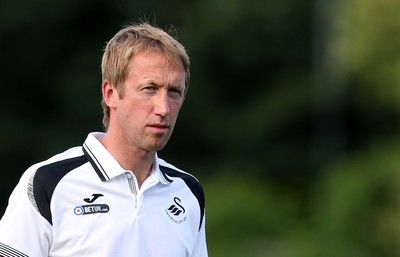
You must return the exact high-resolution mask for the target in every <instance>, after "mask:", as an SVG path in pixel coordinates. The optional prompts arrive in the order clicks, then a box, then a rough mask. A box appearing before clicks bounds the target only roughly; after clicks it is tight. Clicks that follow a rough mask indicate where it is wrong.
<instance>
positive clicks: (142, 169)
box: [100, 134, 156, 187]
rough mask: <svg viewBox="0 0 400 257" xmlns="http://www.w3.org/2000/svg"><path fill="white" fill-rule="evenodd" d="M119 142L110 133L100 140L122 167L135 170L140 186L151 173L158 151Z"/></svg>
mask: <svg viewBox="0 0 400 257" xmlns="http://www.w3.org/2000/svg"><path fill="white" fill-rule="evenodd" d="M118 142H120V141H119V140H114V139H112V138H111V136H110V135H108V134H105V135H104V137H103V138H102V139H101V140H100V143H101V144H102V145H103V146H104V147H105V148H106V149H107V150H108V151H109V152H110V153H111V155H112V156H113V157H114V158H115V159H116V160H117V161H118V163H119V164H120V165H121V167H122V168H124V169H125V170H129V171H132V172H133V174H134V175H135V177H136V179H137V182H138V185H139V187H140V186H141V185H142V184H143V182H144V181H145V180H146V178H147V177H148V176H149V175H150V173H151V170H152V166H153V163H154V161H155V156H156V153H155V152H149V151H145V150H143V149H139V148H131V147H129V146H127V145H126V144H120V143H118Z"/></svg>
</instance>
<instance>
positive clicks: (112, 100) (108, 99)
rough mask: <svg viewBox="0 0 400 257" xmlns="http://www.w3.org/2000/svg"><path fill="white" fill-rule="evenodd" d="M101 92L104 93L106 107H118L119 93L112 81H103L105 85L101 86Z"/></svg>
mask: <svg viewBox="0 0 400 257" xmlns="http://www.w3.org/2000/svg"><path fill="white" fill-rule="evenodd" d="M101 90H102V93H103V99H104V102H105V103H106V105H107V106H108V107H109V108H114V107H115V106H116V103H117V100H118V92H117V88H116V87H115V86H114V85H113V84H111V82H110V81H107V80H105V81H103V85H102V86H101Z"/></svg>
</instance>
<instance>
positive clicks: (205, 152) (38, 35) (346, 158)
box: [0, 0, 400, 257]
mask: <svg viewBox="0 0 400 257" xmlns="http://www.w3.org/2000/svg"><path fill="white" fill-rule="evenodd" d="M399 11H400V1H398V0H383V1H376V0H336V1H335V0H331V1H329V0H304V1H295V0H203V1H194V0H185V1H183V0H170V1H161V0H146V1H138V0H136V1H132V0H131V1H128V0H113V1H111V0H85V1H78V0H58V1H50V0H36V1H32V0H24V1H23V0H2V1H1V2H0V53H1V57H0V60H1V62H0V77H1V89H2V94H1V96H2V97H3V98H2V99H1V101H0V104H1V110H2V114H1V120H2V122H1V124H2V126H1V127H0V156H1V157H0V158H1V162H2V165H1V172H0V207H1V208H0V215H1V213H2V212H3V211H4V209H5V206H6V204H7V200H8V196H9V194H10V193H11V191H12V189H13V188H14V186H15V185H16V183H17V182H18V179H19V177H20V175H21V174H22V172H23V171H24V170H25V169H26V168H28V167H29V166H30V165H31V164H33V163H35V162H38V161H41V160H43V159H46V158H48V157H50V156H51V155H53V154H55V153H58V152H60V151H63V150H65V149H67V148H69V147H71V146H76V145H81V144H82V142H83V141H84V139H85V138H86V135H87V133H88V132H90V131H99V130H102V125H101V119H102V112H101V107H100V99H101V95H100V93H101V92H100V85H101V74H100V59H101V55H102V49H103V47H104V46H105V42H106V41H107V40H109V39H110V38H111V37H112V36H113V35H114V34H115V33H116V32H117V31H118V30H119V29H120V28H121V26H122V25H126V24H129V23H130V22H132V21H133V22H137V21H138V20H140V19H143V18H147V19H148V20H151V21H155V23H156V24H158V25H159V26H160V27H162V28H166V29H168V28H169V27H170V26H171V25H173V26H174V27H176V28H177V30H176V35H177V36H178V38H179V40H180V41H181V42H182V43H183V44H184V45H185V46H186V48H187V49H188V52H189V55H190V56H191V61H192V80H191V85H190V89H189V92H188V96H187V100H186V102H185V104H184V107H183V109H182V112H181V116H180V119H179V120H178V124H177V127H176V130H175V134H174V135H173V137H172V139H171V141H170V143H169V145H168V146H167V147H166V148H165V149H164V150H163V151H162V152H160V156H161V157H162V158H165V159H167V160H168V161H169V162H172V163H174V164H175V165H177V166H179V167H181V168H182V169H185V170H187V171H189V172H191V173H193V174H194V175H196V176H197V177H198V178H199V179H200V180H201V182H202V183H203V185H204V188H205V192H206V207H207V231H208V233H207V237H208V244H209V253H210V256H218V257H225V256H229V257H236V256H246V257H247V256H251V257H261V256H265V257H269V256H271V257H322V256H323V257H339V256H340V257H343V256H351V257H358V256H360V257H361V256H362V257H364V256H365V257H367V256H380V257H386V256H387V257H391V256H393V257H394V256H400V157H399V156H398V155H399V154H400V18H399V15H398V14H399Z"/></svg>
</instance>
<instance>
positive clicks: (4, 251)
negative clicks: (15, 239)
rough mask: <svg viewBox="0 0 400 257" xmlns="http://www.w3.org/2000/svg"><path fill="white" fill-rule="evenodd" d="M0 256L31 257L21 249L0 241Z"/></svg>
mask: <svg viewBox="0 0 400 257" xmlns="http://www.w3.org/2000/svg"><path fill="white" fill-rule="evenodd" d="M0 256H4V257H29V256H28V255H26V254H24V253H21V252H20V251H18V250H16V249H14V248H12V247H10V246H8V245H5V244H2V243H0Z"/></svg>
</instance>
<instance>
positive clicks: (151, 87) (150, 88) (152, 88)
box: [144, 86, 156, 90]
mask: <svg viewBox="0 0 400 257" xmlns="http://www.w3.org/2000/svg"><path fill="white" fill-rule="evenodd" d="M144 89H145V90H156V87H153V86H148V87H145V88H144Z"/></svg>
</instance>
